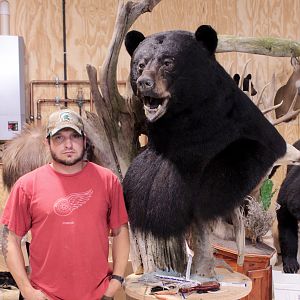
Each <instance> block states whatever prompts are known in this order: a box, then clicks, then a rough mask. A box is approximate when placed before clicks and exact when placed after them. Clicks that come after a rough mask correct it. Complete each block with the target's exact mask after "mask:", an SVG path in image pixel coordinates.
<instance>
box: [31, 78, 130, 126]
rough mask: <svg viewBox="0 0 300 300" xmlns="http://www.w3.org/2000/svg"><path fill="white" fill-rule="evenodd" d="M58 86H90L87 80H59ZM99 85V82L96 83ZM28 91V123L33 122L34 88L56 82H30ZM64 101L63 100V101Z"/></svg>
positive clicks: (121, 83) (122, 82)
mask: <svg viewBox="0 0 300 300" xmlns="http://www.w3.org/2000/svg"><path fill="white" fill-rule="evenodd" d="M59 84H67V85H68V84H69V85H82V84H86V85H90V81H89V80H60V81H59ZM98 84H99V82H98ZM117 84H118V85H126V81H125V80H120V81H118V82H117ZM29 85H30V89H29V118H30V121H31V122H33V121H34V86H36V85H57V80H32V81H30V83H29ZM64 101H65V100H64ZM89 101H90V110H91V111H93V107H94V106H93V104H94V101H93V98H92V93H91V91H90V100H89Z"/></svg>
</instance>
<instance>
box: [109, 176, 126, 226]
mask: <svg viewBox="0 0 300 300" xmlns="http://www.w3.org/2000/svg"><path fill="white" fill-rule="evenodd" d="M110 201H111V211H110V218H109V227H110V228H111V229H115V228H119V227H120V226H121V225H123V224H127V222H128V216H127V211H126V207H125V201H124V195H123V189H122V186H121V184H120V182H119V180H118V178H117V177H116V176H113V178H112V187H111V193H110Z"/></svg>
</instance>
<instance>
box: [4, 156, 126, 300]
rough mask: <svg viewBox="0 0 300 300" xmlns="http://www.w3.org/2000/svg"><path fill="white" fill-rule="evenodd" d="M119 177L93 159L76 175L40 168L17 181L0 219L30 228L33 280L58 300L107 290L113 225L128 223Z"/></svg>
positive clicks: (19, 230) (20, 229) (21, 230)
mask: <svg viewBox="0 0 300 300" xmlns="http://www.w3.org/2000/svg"><path fill="white" fill-rule="evenodd" d="M127 221H128V217H127V213H126V209H125V204H124V198H123V192H122V188H121V185H120V183H119V181H118V178H117V177H116V176H115V175H114V174H113V173H112V172H111V171H110V170H108V169H105V168H102V167H100V166H98V165H95V164H93V163H90V162H89V163H87V165H86V166H85V167H84V168H83V170H81V171H80V172H78V173H76V174H71V175H69V174H67V175H66V174H60V173H58V172H56V171H55V170H54V169H53V168H52V167H51V166H50V165H45V166H43V167H40V168H38V169H36V170H34V171H32V172H30V173H28V174H26V175H24V176H23V177H21V178H20V179H19V180H18V181H17V182H16V184H15V185H14V187H13V189H12V191H11V193H10V196H9V198H8V200H7V204H6V207H5V210H4V212H3V215H2V218H1V222H2V223H3V224H5V225H7V226H8V229H9V230H11V231H13V232H15V233H16V234H17V235H18V236H24V235H25V234H26V233H27V231H28V230H31V236H32V241H31V244H30V267H31V274H30V280H31V283H32V285H33V286H34V287H35V288H38V289H40V290H42V291H43V292H44V293H45V294H47V295H48V296H49V298H50V299H55V300H59V299H60V300H61V299H63V300H95V299H100V297H101V296H102V295H103V293H104V292H105V290H106V288H107V286H108V283H109V277H108V275H109V274H110V273H111V270H110V269H109V265H108V249H109V245H108V236H109V231H110V229H114V228H118V227H120V226H121V225H122V224H125V223H127Z"/></svg>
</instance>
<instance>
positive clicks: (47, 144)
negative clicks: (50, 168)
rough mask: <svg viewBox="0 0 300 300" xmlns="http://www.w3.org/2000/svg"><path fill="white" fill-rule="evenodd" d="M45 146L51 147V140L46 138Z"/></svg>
mask: <svg viewBox="0 0 300 300" xmlns="http://www.w3.org/2000/svg"><path fill="white" fill-rule="evenodd" d="M43 143H44V145H46V146H49V145H50V138H49V137H46V138H45V139H44V141H43Z"/></svg>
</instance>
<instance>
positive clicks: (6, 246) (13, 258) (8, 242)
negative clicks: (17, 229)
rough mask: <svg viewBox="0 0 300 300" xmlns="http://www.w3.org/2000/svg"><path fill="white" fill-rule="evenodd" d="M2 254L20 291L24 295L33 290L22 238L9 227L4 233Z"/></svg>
mask: <svg viewBox="0 0 300 300" xmlns="http://www.w3.org/2000/svg"><path fill="white" fill-rule="evenodd" d="M2 253H3V256H4V259H5V262H6V265H7V267H8V269H9V271H10V273H11V274H12V276H13V278H14V279H15V281H16V283H17V285H18V287H19V289H20V291H21V292H22V294H23V295H24V293H25V294H26V291H28V290H30V289H32V286H31V284H30V281H29V279H28V276H27V273H26V269H25V262H24V257H23V253H22V249H21V237H19V236H17V235H16V234H15V233H13V232H11V231H9V230H8V228H7V226H4V227H3V231H2Z"/></svg>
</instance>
